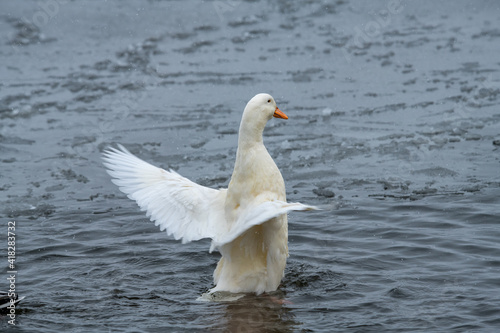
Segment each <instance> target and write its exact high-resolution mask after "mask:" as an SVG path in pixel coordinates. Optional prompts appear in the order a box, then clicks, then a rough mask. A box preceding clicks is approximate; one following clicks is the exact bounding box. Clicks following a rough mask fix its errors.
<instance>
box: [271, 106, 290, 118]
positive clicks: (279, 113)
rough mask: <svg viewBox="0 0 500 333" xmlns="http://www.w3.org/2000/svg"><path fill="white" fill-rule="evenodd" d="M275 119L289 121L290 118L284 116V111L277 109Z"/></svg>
mask: <svg viewBox="0 0 500 333" xmlns="http://www.w3.org/2000/svg"><path fill="white" fill-rule="evenodd" d="M273 117H274V118H281V119H288V116H287V115H286V114H284V113H283V111H281V110H280V109H278V107H276V110H275V111H274V114H273Z"/></svg>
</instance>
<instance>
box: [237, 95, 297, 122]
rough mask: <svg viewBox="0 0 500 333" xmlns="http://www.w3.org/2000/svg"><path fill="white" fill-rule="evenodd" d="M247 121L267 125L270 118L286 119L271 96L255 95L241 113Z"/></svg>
mask: <svg viewBox="0 0 500 333" xmlns="http://www.w3.org/2000/svg"><path fill="white" fill-rule="evenodd" d="M243 115H244V117H245V118H247V121H252V120H251V119H253V121H255V122H256V123H262V122H263V123H264V125H265V123H267V121H268V120H269V119H271V118H272V117H275V118H282V119H288V117H287V115H286V114H284V113H283V112H282V111H281V110H280V109H278V107H277V106H276V102H275V101H274V98H273V96H271V95H269V94H257V95H255V96H254V97H253V98H252V99H251V100H250V101H249V102H248V103H247V106H246V107H245V111H244V112H243Z"/></svg>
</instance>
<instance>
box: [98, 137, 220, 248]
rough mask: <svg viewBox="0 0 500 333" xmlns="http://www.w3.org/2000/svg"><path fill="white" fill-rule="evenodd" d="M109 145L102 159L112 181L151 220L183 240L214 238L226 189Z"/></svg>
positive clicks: (120, 146) (185, 241)
mask: <svg viewBox="0 0 500 333" xmlns="http://www.w3.org/2000/svg"><path fill="white" fill-rule="evenodd" d="M118 148H119V149H115V148H111V147H110V148H108V150H106V151H105V152H104V156H103V160H104V165H105V166H106V168H107V169H108V170H106V171H107V172H108V173H109V175H110V176H111V177H113V179H112V181H113V183H115V184H116V185H118V186H119V188H120V190H121V191H122V192H124V193H125V194H127V195H128V197H129V198H130V199H132V200H135V201H136V202H137V204H138V205H139V207H140V208H141V210H143V211H146V214H147V216H148V217H150V218H151V221H154V222H155V225H157V226H160V230H162V231H163V230H165V229H166V230H167V233H168V234H169V235H173V236H174V238H175V239H182V243H187V242H190V241H194V240H198V239H201V238H214V236H215V234H216V230H217V221H219V223H220V221H223V220H224V215H223V214H224V202H225V200H226V192H227V190H226V189H221V190H214V189H211V188H208V187H204V186H201V185H198V184H196V183H193V182H192V181H190V180H189V179H187V178H184V177H182V176H181V175H179V174H178V173H176V172H175V171H172V170H170V171H166V170H164V169H161V168H158V167H155V166H153V165H151V164H149V163H147V162H144V161H143V160H141V159H139V158H137V157H136V156H134V155H133V154H132V153H130V152H129V151H128V150H127V149H125V148H124V147H123V146H122V145H118Z"/></svg>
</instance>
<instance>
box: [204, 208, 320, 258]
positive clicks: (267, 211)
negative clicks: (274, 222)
mask: <svg viewBox="0 0 500 333" xmlns="http://www.w3.org/2000/svg"><path fill="white" fill-rule="evenodd" d="M317 209H319V208H317V207H314V206H309V205H304V204H301V203H300V202H290V203H288V202H285V201H280V200H273V201H265V202H262V203H260V204H258V205H255V206H253V207H252V208H250V209H245V210H244V211H243V212H242V214H241V215H240V216H239V217H238V219H237V220H236V222H235V223H234V224H233V225H231V227H230V228H229V230H226V232H223V233H218V234H217V235H216V237H215V238H213V240H212V245H211V246H210V252H212V251H213V250H215V249H216V248H220V247H221V246H222V245H224V244H228V243H230V242H232V241H233V240H235V239H236V238H238V237H239V236H240V235H242V234H243V233H244V232H245V231H247V230H248V229H250V228H251V227H253V226H256V225H259V224H263V223H265V222H267V221H269V220H270V219H272V218H274V217H277V216H280V215H282V214H286V213H288V212H289V211H292V210H317Z"/></svg>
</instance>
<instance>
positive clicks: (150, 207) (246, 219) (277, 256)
mask: <svg viewBox="0 0 500 333" xmlns="http://www.w3.org/2000/svg"><path fill="white" fill-rule="evenodd" d="M273 116H274V117H276V118H283V119H288V117H287V116H286V115H285V114H284V113H283V112H282V111H280V110H279V109H278V107H277V106H276V102H275V101H274V99H273V97H272V96H271V95H269V94H258V95H256V96H255V97H253V98H252V99H251V100H250V101H249V102H248V104H247V105H246V107H245V110H244V111H243V117H242V119H241V124H240V130H239V138H238V151H237V153H236V162H235V165H234V171H233V175H232V177H231V181H230V183H229V186H228V188H227V189H219V190H215V189H211V188H207V187H204V186H201V185H198V184H196V183H193V182H191V181H190V180H188V179H186V178H184V177H182V176H180V175H179V174H177V173H176V172H174V171H172V170H170V171H166V170H164V169H161V168H157V167H155V166H153V165H151V164H149V163H146V162H144V161H142V160H141V159H139V158H137V157H136V156H134V155H132V154H131V153H130V152H129V151H127V150H126V149H125V148H124V147H123V146H121V145H118V146H119V148H120V150H118V149H115V148H109V149H108V150H107V151H105V152H104V157H103V159H104V165H105V166H106V167H107V168H108V170H107V171H108V173H109V174H110V175H111V177H113V178H114V179H113V182H114V183H115V184H116V185H118V186H119V188H120V190H121V191H123V192H124V193H126V194H128V197H129V198H130V199H132V200H135V201H136V202H137V203H138V204H139V206H140V208H141V209H142V210H145V211H146V212H147V216H148V217H151V221H154V222H155V225H159V226H160V230H164V229H166V230H167V232H168V234H172V235H173V236H174V237H175V239H182V242H183V243H187V242H190V241H194V240H199V239H201V238H211V239H212V245H211V247H210V252H212V251H213V250H214V249H218V250H219V251H220V253H221V254H222V258H221V259H220V261H219V263H218V265H217V268H216V269H215V272H214V283H215V285H216V286H215V287H214V288H212V289H211V291H210V292H211V293H212V292H215V291H227V292H232V293H246V292H255V293H257V294H260V293H263V292H270V291H274V290H276V289H277V288H278V286H279V284H280V281H281V279H282V277H283V274H284V270H285V265H286V258H287V257H288V222H287V215H286V213H287V212H288V211H291V210H312V209H316V208H315V207H313V206H307V205H303V204H301V203H287V202H286V193H285V183H284V181H283V177H282V176H281V173H280V171H279V170H278V167H277V166H276V164H275V163H274V161H273V159H272V158H271V156H270V155H269V153H268V151H267V149H266V147H265V146H264V143H263V140H262V133H263V131H264V127H265V125H266V123H267V121H268V120H270V119H271V118H272V117H273Z"/></svg>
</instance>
